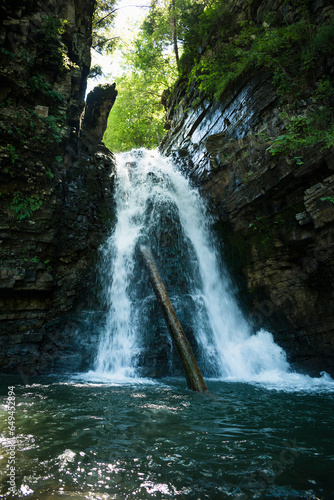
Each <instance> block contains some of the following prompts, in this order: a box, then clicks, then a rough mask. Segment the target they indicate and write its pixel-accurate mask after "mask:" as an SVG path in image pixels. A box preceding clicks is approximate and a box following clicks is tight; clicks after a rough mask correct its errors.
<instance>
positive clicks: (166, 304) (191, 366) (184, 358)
mask: <svg viewBox="0 0 334 500" xmlns="http://www.w3.org/2000/svg"><path fill="white" fill-rule="evenodd" d="M140 251H141V254H142V256H143V259H144V262H145V265H146V267H147V269H148V271H149V274H150V278H151V282H152V285H153V289H154V292H155V294H156V296H157V298H158V300H159V303H160V305H161V307H162V310H163V313H164V316H165V320H166V323H167V326H168V330H169V332H170V334H171V336H172V338H173V340H174V344H175V346H176V349H177V352H178V354H179V356H180V359H181V362H182V366H183V369H184V371H185V374H186V378H187V382H188V387H189V388H190V389H192V390H193V391H198V392H205V391H207V387H206V384H205V382H204V379H203V376H202V374H201V372H200V369H199V368H198V365H197V361H196V359H195V356H194V354H193V352H192V350H191V347H190V344H189V342H188V340H187V337H186V336H185V334H184V332H183V329H182V326H181V324H180V322H179V320H178V318H177V316H176V313H175V311H174V308H173V306H172V304H171V302H170V300H169V298H168V295H167V292H166V289H165V286H164V284H163V282H162V280H161V278H160V275H159V272H158V269H157V266H156V265H155V262H154V260H153V257H152V255H151V252H150V251H149V249H148V248H147V247H144V246H141V247H140Z"/></svg>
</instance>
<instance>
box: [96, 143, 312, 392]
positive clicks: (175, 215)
mask: <svg viewBox="0 0 334 500" xmlns="http://www.w3.org/2000/svg"><path fill="white" fill-rule="evenodd" d="M115 199H116V206H117V222H116V226H115V228H114V231H113V233H112V235H111V236H110V238H109V240H108V241H107V243H106V244H105V246H104V248H103V274H104V276H105V280H106V282H107V283H109V285H108V286H107V289H106V295H107V301H108V304H109V312H108V315H107V321H106V325H105V329H104V332H103V333H102V335H101V341H100V345H99V350H98V355H97V359H96V366H95V371H94V376H95V377H96V376H102V377H104V378H106V377H107V378H112V379H118V378H121V379H122V380H124V378H126V377H136V376H137V375H138V371H137V368H138V360H139V358H140V354H141V352H143V350H144V349H145V342H147V338H148V336H149V335H151V337H152V334H149V330H150V323H152V322H153V323H156V318H153V321H151V318H150V317H148V316H149V311H150V308H149V307H148V304H152V302H154V301H155V296H154V294H153V291H152V288H151V287H150V285H149V284H148V285H147V284H146V291H145V290H144V292H143V289H144V288H143V287H144V284H143V283H144V282H148V277H147V274H146V271H145V269H143V268H144V266H143V264H142V262H141V261H140V258H139V255H138V254H139V252H138V248H139V245H140V244H141V243H143V242H144V243H145V245H148V246H149V247H150V248H151V250H152V254H153V256H154V258H155V259H157V264H158V268H159V271H160V272H161V273H162V277H163V280H164V278H166V282H165V285H166V287H167V290H168V293H169V296H170V299H171V302H172V304H173V306H174V308H175V309H176V313H177V315H178V316H179V319H180V320H181V324H182V326H184V322H185V323H186V325H187V328H188V330H191V332H192V334H193V336H194V339H195V342H196V343H197V352H196V356H197V359H198V361H199V364H200V368H201V370H202V372H203V374H204V376H207V377H208V376H211V377H215V378H223V379H229V380H242V381H260V382H268V381H273V383H276V381H279V382H280V381H282V379H285V380H286V379H287V378H289V380H290V381H291V380H292V383H293V384H294V385H298V384H299V383H300V377H302V376H301V375H297V374H294V373H291V371H290V369H289V365H288V363H287V361H286V356H285V353H284V351H283V350H282V349H281V348H280V347H279V346H278V345H277V344H275V342H274V341H273V337H272V335H271V334H270V333H269V332H267V331H264V330H260V331H259V332H258V333H257V334H256V335H252V334H251V326H250V325H249V323H248V322H247V320H246V319H245V318H244V317H243V315H242V313H241V311H240V310H239V308H238V306H237V304H236V301H235V299H234V296H233V293H232V292H231V283H230V280H229V278H228V275H227V273H226V271H225V270H224V269H222V268H221V266H220V264H219V258H218V255H217V253H216V249H215V245H214V242H213V238H212V235H211V234H210V227H209V226H210V217H209V215H208V213H207V211H206V207H205V204H204V202H203V200H202V198H201V197H200V196H199V194H198V191H197V190H196V189H195V188H193V187H192V186H191V184H190V183H189V181H188V180H187V179H186V178H185V177H184V176H183V175H182V174H181V173H180V171H178V170H177V169H176V168H175V166H173V164H172V162H171V161H170V160H169V159H166V158H163V157H161V156H160V154H159V153H158V152H157V151H146V150H136V151H132V152H129V153H124V154H121V155H118V156H117V179H116V186H115ZM171 262H172V264H171ZM175 266H176V267H175ZM173 281H174V282H175V283H173ZM166 344H168V341H167V340H166ZM167 348H171V345H169V347H168V346H167ZM167 350H168V349H167ZM291 377H292V378H291ZM296 377H297V378H296ZM298 377H299V378H298ZM319 380H320V379H319ZM302 385H304V382H302Z"/></svg>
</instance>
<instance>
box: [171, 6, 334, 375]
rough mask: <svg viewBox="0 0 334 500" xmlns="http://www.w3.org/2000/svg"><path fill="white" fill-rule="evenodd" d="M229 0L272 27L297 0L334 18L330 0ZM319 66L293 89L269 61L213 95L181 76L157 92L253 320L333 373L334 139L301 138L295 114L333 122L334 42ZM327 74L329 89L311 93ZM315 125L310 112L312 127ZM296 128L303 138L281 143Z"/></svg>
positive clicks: (323, 20) (314, 369)
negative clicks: (278, 82) (280, 85)
mask: <svg viewBox="0 0 334 500" xmlns="http://www.w3.org/2000/svg"><path fill="white" fill-rule="evenodd" d="M230 4H231V5H230V7H231V11H232V12H233V16H234V17H235V18H237V19H239V22H240V21H250V20H251V21H252V23H253V25H255V26H265V27H266V28H267V29H268V36H270V34H271V31H270V30H271V28H270V25H269V24H268V23H267V22H266V20H267V19H268V13H270V15H271V16H272V17H276V19H278V20H280V22H281V25H282V26H283V25H288V24H289V23H294V22H297V21H299V20H300V18H301V10H300V6H301V5H302V4H303V5H304V6H305V5H307V8H308V9H309V10H308V15H309V18H312V22H313V23H315V24H317V25H318V26H324V25H329V24H331V23H333V20H334V6H333V4H332V2H330V1H325V0H324V1H320V0H319V1H318V0H317V1H310V2H286V1H280V0H273V1H270V2H262V1H256V2H254V1H253V2H248V1H243V0H240V1H238V2H236V1H235V2H231V3H230ZM297 7H298V8H297ZM264 23H266V24H264ZM316 66H317V67H316V69H314V70H313V74H312V78H311V79H310V82H309V83H310V84H309V87H308V88H307V90H305V92H304V93H303V94H302V95H299V96H297V97H295V96H294V97H293V98H291V96H290V97H289V96H288V97H285V98H284V97H283V98H282V96H281V95H279V94H278V91H277V88H276V87H275V85H274V83H273V75H272V72H271V71H269V69H268V70H266V67H265V66H264V67H262V68H261V70H259V69H258V68H256V67H255V66H254V67H250V68H248V69H247V71H243V72H242V73H241V74H240V75H239V76H238V77H237V78H235V80H234V81H233V83H232V84H231V85H230V86H228V88H227V89H226V90H225V91H224V92H223V94H222V96H221V98H220V100H219V101H217V100H213V99H209V98H207V97H205V96H204V95H203V93H200V92H199V91H198V89H197V86H196V85H191V86H190V87H189V83H188V81H187V79H183V80H182V79H181V80H180V81H179V82H178V85H177V86H176V88H175V89H174V91H173V93H172V94H170V95H165V96H164V104H165V107H166V112H167V121H166V128H167V129H168V132H167V134H166V136H165V138H164V140H163V143H162V145H161V151H162V152H163V153H164V154H166V155H170V156H172V157H174V159H175V160H176V161H177V162H178V163H179V165H180V167H181V168H182V169H184V171H186V172H187V174H188V175H190V176H191V178H192V179H193V180H194V182H196V183H197V184H198V185H199V186H200V188H201V191H202V192H203V194H204V195H205V196H206V197H207V199H208V201H209V204H210V206H211V209H212V214H213V216H214V218H215V228H216V234H217V238H218V241H219V243H220V244H221V247H222V252H223V254H224V258H225V261H226V262H227V265H228V267H229V269H230V271H231V273H232V275H233V277H234V279H235V281H236V283H237V286H238V290H239V291H238V293H237V295H238V299H239V301H240V304H241V306H242V307H243V308H244V310H245V311H247V314H249V320H250V321H251V322H252V324H253V325H254V330H255V329H259V328H261V327H264V328H267V329H269V330H270V331H271V332H272V333H273V335H274V338H275V340H276V341H277V342H278V343H279V344H280V345H281V346H282V347H283V348H284V349H285V350H286V351H287V353H288V357H289V360H290V361H291V362H292V363H293V364H294V365H295V366H296V367H298V368H302V369H305V371H307V372H309V373H312V374H317V373H319V372H321V371H322V370H325V371H328V372H329V373H331V374H332V375H333V373H334V267H333V252H334V225H333V223H334V197H333V196H334V148H333V145H331V144H327V145H326V146H325V143H324V140H318V141H317V140H314V141H313V143H310V142H311V141H309V142H307V141H306V140H305V141H304V143H303V141H302V140H300V138H302V137H304V135H303V131H301V130H299V131H298V130H297V131H296V129H294V128H293V126H292V125H291V124H294V123H296V120H297V121H298V120H299V121H300V122H303V120H304V121H305V120H306V118H305V117H308V116H310V115H311V114H312V113H313V114H316V115H317V114H318V116H319V117H320V116H321V112H322V110H323V109H324V108H326V109H329V114H330V120H331V123H332V122H333V104H334V90H333V87H334V53H333V45H332V49H331V51H328V52H327V54H326V55H321V54H320V51H319V55H317V61H316ZM282 71H284V68H282ZM324 76H325V77H326V79H327V81H328V82H330V84H329V92H328V93H327V95H326V97H323V98H321V99H318V98H317V96H318V97H319V93H317V89H319V85H320V82H321V81H323V80H322V79H323V78H324ZM317 126H318V124H317V123H316V122H315V121H313V122H312V125H311V128H312V130H313V128H314V130H316V129H317ZM291 131H293V132H294V135H293V134H292V133H291ZM289 134H290V135H289ZM292 135H293V139H294V140H296V138H297V139H298V140H296V146H294V147H292V146H293V145H292V146H291V147H289V148H288V147H287V146H286V144H287V141H289V140H292V139H291V137H292ZM284 141H286V142H285V147H281V149H279V148H277V152H275V147H276V146H277V144H282V142H284ZM289 145H290V143H289ZM273 153H275V154H273ZM249 312H250V313H249Z"/></svg>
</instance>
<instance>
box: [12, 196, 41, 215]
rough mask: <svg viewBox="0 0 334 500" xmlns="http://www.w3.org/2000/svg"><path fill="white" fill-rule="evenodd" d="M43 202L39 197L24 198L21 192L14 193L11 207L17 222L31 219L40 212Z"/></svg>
mask: <svg viewBox="0 0 334 500" xmlns="http://www.w3.org/2000/svg"><path fill="white" fill-rule="evenodd" d="M42 204H43V201H42V200H41V199H40V198H39V197H38V196H34V197H28V196H24V195H23V194H22V193H21V191H16V192H15V193H14V196H13V199H12V201H11V203H10V205H9V207H10V209H11V210H13V212H14V214H15V216H16V219H17V220H24V219H30V217H31V215H32V214H33V213H34V212H35V211H36V210H38V209H39V208H40V207H41V206H42Z"/></svg>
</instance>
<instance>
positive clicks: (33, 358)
mask: <svg viewBox="0 0 334 500" xmlns="http://www.w3.org/2000/svg"><path fill="white" fill-rule="evenodd" d="M93 9H94V0H83V1H82V0H80V1H79V0H49V1H46V2H39V1H25V0H21V1H20V0H19V1H17V2H10V1H5V2H2V5H1V8H0V12H1V27H0V37H1V39H0V43H1V45H0V61H1V73H0V78H1V89H0V120H1V123H0V131H1V147H0V161H1V166H0V245H1V248H0V259H1V266H0V321H1V322H0V371H11V372H13V371H14V372H15V371H17V370H18V369H19V370H23V371H24V372H25V373H34V372H39V371H44V372H45V371H51V370H53V369H54V368H56V369H68V370H72V369H76V368H77V369H79V368H82V367H84V366H86V365H85V363H88V361H89V359H90V356H92V353H93V349H92V348H91V343H92V342H93V341H94V335H95V337H96V334H97V333H98V332H97V328H95V326H96V325H97V322H98V320H99V318H100V317H101V313H100V312H99V311H96V312H95V313H94V312H92V311H94V310H96V309H98V308H99V306H98V305H97V304H98V302H97V300H96V297H95V293H96V292H95V289H96V287H95V286H93V285H95V280H96V278H95V276H96V272H95V271H96V270H95V267H94V266H95V261H96V254H97V248H98V246H99V244H100V242H101V240H102V237H103V236H104V235H106V234H107V233H108V230H109V227H110V220H111V218H112V215H113V201H112V186H113V172H114V159H113V156H112V154H111V153H110V152H109V151H108V150H107V149H106V148H105V147H104V146H103V144H102V143H100V141H101V139H102V135H101V136H99V134H98V133H97V131H96V130H95V129H94V131H93V132H94V133H93V132H92V133H90V129H89V126H88V128H87V130H86V132H85V134H82V133H81V132H80V130H81V121H82V113H83V110H84V104H85V103H84V99H85V92H86V82H87V75H88V72H89V68H90V46H91V29H92V14H93ZM102 93H103V92H102ZM115 98H116V91H115V89H114V88H112V89H111V90H110V89H109V90H108V96H107V103H105V104H104V108H103V109H104V112H105V114H108V112H109V110H110V108H111V106H112V104H113V102H114V100H115ZM101 105H102V104H101V103H99V106H101ZM99 126H100V128H101V127H102V128H103V124H101V123H100V124H99ZM95 128H96V127H95ZM85 311H90V312H85ZM92 315H93V318H92ZM88 318H89V319H90V320H89V321H88ZM92 325H93V326H92Z"/></svg>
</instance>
